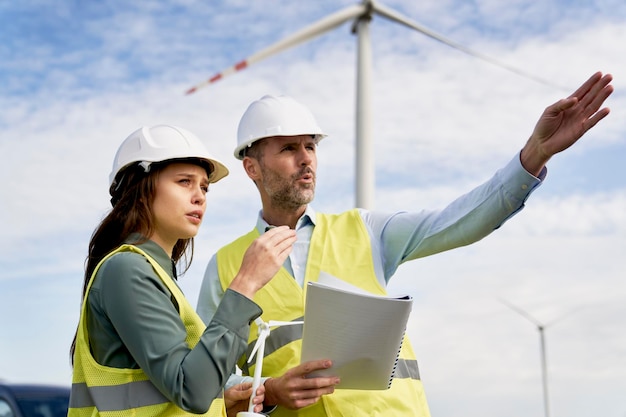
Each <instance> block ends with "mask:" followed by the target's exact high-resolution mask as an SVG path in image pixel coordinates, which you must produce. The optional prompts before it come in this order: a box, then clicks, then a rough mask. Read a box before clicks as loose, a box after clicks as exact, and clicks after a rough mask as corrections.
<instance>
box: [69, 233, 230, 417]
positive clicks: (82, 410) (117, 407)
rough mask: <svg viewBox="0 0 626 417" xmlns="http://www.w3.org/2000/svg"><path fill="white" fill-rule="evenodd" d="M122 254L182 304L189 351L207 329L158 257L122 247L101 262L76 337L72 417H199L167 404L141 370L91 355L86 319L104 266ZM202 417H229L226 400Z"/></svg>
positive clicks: (94, 274) (214, 404) (92, 277)
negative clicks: (146, 268)
mask: <svg viewBox="0 0 626 417" xmlns="http://www.w3.org/2000/svg"><path fill="white" fill-rule="evenodd" d="M122 251H131V252H135V253H139V254H141V255H143V256H144V257H145V258H146V259H147V260H148V261H149V262H150V264H151V265H152V267H153V269H154V271H155V273H156V274H157V275H158V276H159V278H160V279H161V281H163V283H164V284H165V286H166V287H167V288H168V290H169V291H170V293H171V294H172V297H173V298H174V299H175V300H176V302H177V303H178V307H179V310H178V311H179V314H180V317H181V320H182V322H183V324H184V325H185V329H186V331H187V337H186V342H187V344H188V345H189V347H191V348H193V347H194V346H195V345H196V344H197V343H198V341H199V340H200V336H201V335H202V333H203V332H204V330H205V328H206V326H205V325H204V323H203V322H202V319H200V317H199V316H198V315H197V313H196V312H195V310H194V309H193V307H191V305H190V304H189V301H188V300H187V299H186V298H185V296H184V295H183V293H182V291H181V290H180V288H178V286H177V285H176V284H175V283H174V281H173V280H172V278H170V276H169V275H168V274H167V272H165V271H164V270H163V268H161V266H160V265H159V264H158V263H157V262H156V261H155V260H154V259H152V257H150V256H149V255H148V254H147V253H145V252H144V251H143V250H141V249H140V248H138V247H136V246H132V245H122V246H120V247H119V248H118V249H116V250H115V251H113V252H111V253H110V254H108V255H107V256H106V257H105V258H104V259H103V260H102V261H100V263H98V265H97V266H96V269H95V270H94V272H93V274H92V276H91V279H90V281H89V283H88V286H87V289H86V292H85V299H84V300H83V305H82V309H81V315H80V321H79V326H78V333H77V337H76V350H75V352H74V372H73V376H72V390H71V393H70V403H69V411H68V416H70V417H74V416H77V417H82V416H111V417H118V416H119V417H121V416H126V415H133V416H137V417H153V416H163V417H170V416H192V415H193V416H196V415H197V414H193V413H191V412H186V411H184V410H182V409H180V408H179V407H177V406H176V405H175V404H174V403H172V402H171V401H170V400H169V399H167V397H165V396H164V395H163V394H162V393H161V392H160V391H159V390H158V389H157V388H156V387H155V386H154V385H153V384H152V382H150V381H149V379H148V377H147V375H146V374H145V373H144V372H143V371H142V370H141V369H120V368H112V367H108V366H104V365H101V364H98V363H97V362H96V361H95V359H94V358H93V356H92V355H91V352H90V349H89V341H88V335H87V324H86V318H85V317H86V308H87V296H88V295H89V290H90V289H91V285H92V283H93V280H94V278H95V276H96V273H97V272H98V270H99V268H100V266H101V265H102V264H103V263H104V262H105V261H106V260H107V259H109V258H110V257H111V256H113V255H114V254H116V253H118V252H122ZM222 394H223V391H222ZM202 415H204V416H214V417H226V409H225V407H224V400H223V395H220V396H219V397H218V398H216V399H214V400H213V402H212V404H211V407H210V408H209V410H208V411H207V412H206V413H204V414H202Z"/></svg>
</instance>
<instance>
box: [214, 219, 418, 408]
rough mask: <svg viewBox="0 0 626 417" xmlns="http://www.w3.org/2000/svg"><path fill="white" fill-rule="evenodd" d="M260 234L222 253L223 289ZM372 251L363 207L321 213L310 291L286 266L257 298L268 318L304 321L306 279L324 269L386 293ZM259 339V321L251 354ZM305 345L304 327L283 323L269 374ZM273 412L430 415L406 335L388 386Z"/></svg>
mask: <svg viewBox="0 0 626 417" xmlns="http://www.w3.org/2000/svg"><path fill="white" fill-rule="evenodd" d="M258 236H259V233H258V231H257V230H256V229H254V230H253V231H252V232H250V233H248V234H247V235H245V236H242V237H241V238H239V239H237V240H235V241H234V242H232V243H231V244H229V245H228V246H226V247H224V248H222V249H221V250H219V251H218V253H217V267H218V273H219V276H220V281H221V285H222V288H224V289H226V288H227V287H228V286H229V285H230V282H231V281H232V279H233V278H234V276H235V275H236V273H237V271H238V270H239V267H240V265H241V262H242V259H243V254H244V253H245V251H246V249H247V248H248V246H249V245H250V243H252V241H253V240H254V239H255V238H256V237H258ZM371 250H372V249H371V243H370V239H369V235H368V233H367V229H366V227H365V224H364V223H363V220H362V219H361V216H360V215H359V213H358V211H357V210H350V211H348V212H345V213H342V214H338V215H327V214H320V213H318V214H317V215H316V225H315V229H314V231H313V235H312V236H311V244H310V248H309V256H308V259H307V266H306V272H305V283H304V289H303V288H301V287H300V285H298V283H297V282H296V280H295V279H294V278H293V277H292V276H291V275H290V274H289V273H288V272H287V271H286V270H285V269H284V268H281V269H280V271H279V272H278V273H277V274H276V275H275V276H274V278H273V279H272V280H271V281H270V282H269V283H268V284H267V285H265V287H263V288H262V289H261V290H259V291H258V292H257V293H256V296H255V297H254V301H255V302H256V303H257V304H258V305H259V306H260V307H261V308H262V309H263V315H262V319H263V320H264V321H266V322H267V321H269V320H281V321H294V320H302V318H303V316H304V303H305V300H306V293H305V292H306V287H307V285H306V283H307V282H309V281H317V278H318V276H319V274H320V271H324V272H327V273H329V274H331V275H333V276H335V277H339V278H341V279H343V280H345V281H347V282H349V283H350V284H352V285H355V286H357V287H360V288H362V289H364V290H366V291H369V292H371V293H374V294H380V295H386V294H387V292H386V290H385V288H383V287H382V286H381V285H380V284H379V282H378V280H377V279H376V274H375V272H374V262H373V259H372V252H371ZM256 337H257V331H256V325H255V324H252V328H251V330H250V338H249V344H248V354H249V353H250V351H251V348H252V346H254V343H255V341H256ZM301 347H302V326H283V327H278V328H276V329H274V330H272V333H271V335H270V337H269V338H268V339H266V346H265V357H264V360H263V375H264V376H270V377H271V376H280V375H282V374H284V373H285V372H286V371H287V370H288V369H291V368H293V367H295V366H297V365H299V364H300V353H301ZM245 359H246V358H242V360H241V361H240V364H239V365H240V367H242V369H244V371H245V372H246V373H247V374H249V375H252V374H253V372H254V369H253V368H254V366H250V367H248V366H247V364H246V363H245ZM329 359H332V358H329ZM272 416H273V417H276V416H278V417H282V416H311V417H319V416H329V417H337V416H345V417H361V416H368V417H371V416H385V417H387V416H403V417H406V416H412V417H429V416H430V412H429V410H428V404H427V402H426V395H425V394H424V389H423V387H422V382H421V380H420V377H419V370H418V367H417V361H416V359H415V355H414V353H413V349H412V348H411V345H410V342H409V340H408V339H406V338H405V340H404V342H403V344H402V349H401V351H400V357H399V362H398V368H397V369H396V373H395V376H394V379H393V381H392V383H391V387H390V388H389V389H388V390H367V391H365V390H348V389H337V390H335V392H334V393H333V394H330V395H325V396H323V397H322V398H321V400H320V401H318V402H317V403H316V404H314V405H311V406H309V407H305V408H303V409H300V410H295V411H294V410H288V409H286V408H284V407H277V409H276V410H275V411H274V412H272Z"/></svg>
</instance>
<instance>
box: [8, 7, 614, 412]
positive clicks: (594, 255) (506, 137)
mask: <svg viewBox="0 0 626 417" xmlns="http://www.w3.org/2000/svg"><path fill="white" fill-rule="evenodd" d="M352 4H354V2H353V1H348V0H342V1H340V2H334V1H333V2H331V1H321V2H312V3H306V4H305V3H302V4H300V3H297V4H296V3H289V4H287V3H285V2H283V1H278V0H272V1H268V2H252V3H250V2H219V4H218V3H211V4H205V3H203V2H187V1H178V2H166V3H159V5H144V4H137V5H123V4H121V3H119V4H118V3H114V4H107V5H106V6H104V5H102V6H101V7H96V6H93V5H92V6H86V5H84V6H81V7H83V9H81V10H78V9H73V8H72V7H69V6H68V7H67V8H65V9H62V10H60V11H59V8H58V5H56V3H55V4H52V3H49V2H45V1H44V2H40V3H39V4H38V10H39V9H40V10H44V11H46V12H50V10H56V11H57V12H55V13H58V14H53V13H52V12H50V14H49V15H45V14H38V13H36V12H35V11H34V9H31V8H29V7H27V6H23V5H22V6H13V7H20V9H18V12H19V13H16V9H15V8H13V7H10V6H8V5H3V6H0V7H3V8H4V10H3V13H0V16H1V15H4V16H13V17H14V19H13V20H12V22H7V21H6V20H2V18H1V17H0V27H2V28H4V29H0V34H2V33H5V34H8V35H10V36H9V39H11V40H10V41H8V42H7V43H6V45H7V46H5V47H4V48H0V61H1V62H3V63H5V64H3V65H2V66H1V67H0V76H2V77H3V79H6V80H7V83H6V84H3V85H2V87H0V91H1V92H2V94H0V109H1V111H0V127H2V137H1V138H0V157H2V164H0V173H2V174H3V175H2V176H3V178H4V179H5V181H4V184H3V186H2V187H0V201H2V204H0V224H1V225H2V236H1V237H0V249H1V250H2V253H3V256H2V257H0V270H2V271H3V272H2V274H1V275H0V328H2V329H3V337H2V338H0V350H1V351H2V352H3V353H5V356H4V357H5V358H6V357H10V358H11V360H10V361H7V360H6V359H0V377H2V378H5V379H10V380H25V381H32V380H37V381H49V382H57V383H64V384H67V383H69V380H70V373H71V372H70V369H69V365H68V362H67V348H68V346H69V343H70V341H71V337H72V335H73V332H74V329H75V325H76V321H77V318H78V300H79V297H80V287H81V283H82V267H83V261H84V257H85V254H86V248H87V243H88V240H89V236H90V234H91V232H92V230H93V228H94V227H95V226H96V224H97V222H98V221H99V220H100V218H101V217H102V215H103V214H104V213H105V212H106V210H108V194H107V180H108V174H109V170H110V167H111V161H112V158H113V155H114V153H115V151H116V149H117V146H118V145H119V143H120V142H121V141H122V140H123V139H124V138H125V137H126V136H127V135H128V134H130V133H131V132H132V131H133V130H135V129H137V128H138V127H139V126H141V125H144V124H154V123H161V122H166V123H173V124H179V125H181V126H184V127H187V128H188V129H190V130H192V131H194V132H195V133H197V134H198V136H200V137H201V138H203V139H205V140H206V141H207V143H208V144H209V147H210V149H211V150H212V151H213V152H214V154H215V155H216V156H218V157H219V158H220V159H222V160H223V161H224V162H225V163H226V164H227V166H228V167H229V168H230V169H231V175H230V176H229V177H228V178H227V179H226V180H224V182H220V183H218V184H215V186H214V187H212V190H211V191H210V193H209V207H208V211H209V213H210V215H209V216H208V217H207V218H206V220H205V225H204V226H203V229H202V231H201V233H200V234H199V236H198V238H197V248H198V249H197V251H196V254H195V258H194V262H195V263H194V264H193V265H192V267H191V269H190V271H189V272H188V273H187V274H186V275H185V276H184V277H183V278H182V279H181V285H182V286H183V288H184V290H185V292H186V293H187V295H188V296H189V298H190V300H191V301H192V304H194V305H195V301H196V298H197V292H198V289H199V285H200V281H201V279H202V275H203V272H204V268H205V265H206V262H208V259H209V257H210V256H211V254H212V253H213V252H214V251H215V250H217V249H218V248H219V246H221V245H222V244H224V243H226V242H228V241H230V240H231V239H233V238H235V237H236V236H238V235H239V234H241V233H244V232H246V231H247V230H249V229H250V228H251V227H252V226H253V224H254V216H255V215H256V212H257V210H258V208H259V203H258V196H257V195H256V191H255V189H254V186H253V184H252V183H251V182H250V180H249V179H248V178H246V177H245V176H244V175H243V173H242V170H241V167H240V163H239V162H238V161H236V160H235V159H234V158H233V157H232V151H233V147H234V144H235V133H236V126H237V122H238V119H239V117H240V115H241V114H242V113H243V111H244V110H245V108H246V107H247V105H248V104H249V103H250V102H251V101H252V100H255V99H257V98H259V97H261V96H262V95H263V94H266V93H276V94H277V93H288V94H291V95H293V96H295V97H297V98H298V99H300V101H303V102H304V103H306V104H307V105H308V106H309V107H310V108H311V109H312V110H313V112H314V113H315V114H316V116H317V118H318V121H319V123H320V125H321V126H322V127H323V128H324V129H325V130H326V131H327V132H328V133H329V134H330V136H329V137H328V138H327V139H325V140H324V141H323V142H322V143H321V145H320V147H319V151H318V155H319V158H320V169H319V178H318V191H317V197H316V203H315V207H316V208H317V209H318V210H323V211H331V212H336V211H340V210H344V209H347V208H349V207H351V206H352V205H353V204H354V191H353V190H354V149H353V147H354V135H355V134H354V111H355V110H354V107H355V106H354V89H355V59H356V56H355V53H356V38H355V37H354V36H353V35H351V34H350V30H349V29H350V27H349V24H346V25H343V26H341V27H339V28H337V29H336V30H335V31H332V32H329V33H327V34H326V35H323V36H322V37H320V38H318V39H317V40H315V41H313V42H311V43H308V44H304V45H301V46H298V47H296V48H294V49H292V50H289V51H286V52H285V53H284V54H281V55H280V56H276V57H272V58H270V59H267V60H265V61H263V62H261V63H258V64H257V65H255V66H253V67H251V68H248V69H246V70H245V71H243V72H241V73H239V74H236V75H233V76H231V77H228V78H225V79H224V80H221V81H220V82H219V83H216V84H214V85H212V86H211V87H208V88H206V89H203V90H200V91H199V92H197V93H196V94H194V95H190V96H185V95H183V93H184V91H186V89H187V88H189V87H191V86H192V85H193V84H195V83H196V82H200V81H202V80H203V79H206V78H208V77H209V76H211V75H213V74H214V73H216V72H218V71H220V70H221V69H223V68H225V67H227V66H229V65H231V64H234V63H235V62H237V61H238V60H240V59H242V58H244V57H245V56H246V55H248V54H250V53H253V52H255V51H257V50H259V49H260V48H263V47H266V46H269V45H270V44H272V43H273V42H276V41H278V40H279V39H281V38H282V37H284V36H286V35H288V34H291V33H293V32H294V31H295V30H297V29H299V28H300V27H301V25H306V24H310V23H312V22H314V21H316V20H317V19H320V18H322V17H324V16H325V15H327V14H328V13H332V12H334V11H337V10H339V9H340V8H342V7H345V6H348V5H352ZM385 4H387V5H388V6H389V7H392V8H394V9H396V10H398V11H400V12H402V13H405V14H406V15H408V16H412V20H415V21H417V22H420V23H423V24H424V25H425V26H427V27H430V28H432V29H434V30H437V31H440V32H442V33H444V34H446V36H448V37H451V38H453V39H455V40H457V41H458V42H460V43H463V44H464V45H466V46H468V47H472V48H474V49H476V50H479V51H481V52H484V53H486V54H489V55H490V56H493V57H495V58H497V59H499V60H501V61H504V62H507V63H509V64H510V65H514V66H517V67H522V68H523V69H524V70H526V71H529V72H532V73H535V74H537V75H539V76H541V77H543V78H547V79H549V80H551V81H553V82H554V83H558V84H559V85H561V84H563V85H566V86H570V88H572V89H573V88H574V87H575V86H577V85H579V84H580V83H581V82H582V81H584V80H585V79H586V77H588V76H589V75H590V74H591V73H593V72H594V71H596V70H602V71H606V72H611V73H613V74H614V76H615V81H614V83H613V84H614V86H615V88H616V92H615V93H614V95H613V96H612V97H611V98H610V99H609V101H608V104H609V105H610V107H611V109H612V114H611V115H609V117H607V119H606V120H603V121H602V122H601V124H600V125H599V126H598V127H596V128H595V129H594V130H592V131H591V132H589V133H588V134H587V135H586V136H585V137H584V138H583V140H582V141H581V142H580V143H579V144H577V145H576V146H575V147H573V148H572V149H570V150H568V151H567V154H563V155H558V156H556V157H555V158H554V160H553V161H551V162H550V164H549V175H548V178H547V180H546V183H545V184H544V185H542V187H540V189H538V190H537V191H536V192H535V193H534V194H533V195H532V196H531V199H530V200H529V202H528V206H527V207H526V209H525V210H524V211H523V212H522V213H521V214H520V215H519V216H517V217H515V218H513V219H511V220H510V221H509V222H508V223H507V224H505V225H504V226H503V227H502V229H500V230H498V231H496V232H495V233H494V234H493V235H492V236H489V237H487V238H486V239H484V240H483V241H481V242H478V243H477V244H475V245H472V246H469V247H465V248H460V249H457V250H454V251H450V252H446V253H443V254H439V255H437V256H432V257H428V258H426V259H422V260H418V261H415V262H411V263H409V264H407V265H403V266H401V267H400V269H399V271H398V273H397V275H396V276H395V277H394V278H393V279H392V283H391V287H390V288H391V291H399V292H410V293H411V294H412V295H413V296H414V297H415V308H414V312H413V315H412V319H411V329H410V334H411V338H412V341H413V342H414V345H415V347H416V350H417V352H418V357H419V359H420V364H421V369H422V374H423V377H424V381H425V383H426V392H427V394H428V397H429V402H430V404H431V408H432V411H433V415H442V416H446V415H450V416H452V415H458V414H461V413H463V414H468V415H481V416H482V415H494V416H496V415H497V416H500V415H517V414H522V413H526V414H531V413H535V414H536V413H540V412H541V411H542V403H541V387H540V381H541V380H540V374H539V346H538V335H537V331H536V329H534V328H533V325H532V324H531V323H529V322H527V321H525V319H524V318H523V317H521V316H519V315H517V314H516V313H515V312H513V311H511V310H510V309H508V308H507V307H506V306H505V305H503V304H502V303H500V302H499V301H498V297H502V298H505V299H507V300H509V301H510V302H511V303H514V304H516V305H519V306H520V307H522V308H525V309H527V310H528V311H529V312H530V313H531V314H532V315H534V316H536V317H538V319H539V320H545V321H550V320H553V319H554V318H557V317H559V316H560V315H562V314H568V313H569V312H571V311H575V312H574V313H573V314H572V315H571V317H567V318H565V319H563V320H562V321H560V322H557V323H555V324H554V326H553V327H548V328H547V331H546V335H547V343H548V353H549V366H550V372H551V374H550V375H551V380H550V381H551V382H550V383H551V385H550V389H551V391H550V393H551V400H552V406H553V407H552V410H553V411H554V413H555V414H563V415H565V414H567V415H570V416H574V417H575V416H582V415H589V414H592V413H594V414H601V415H607V416H610V415H621V414H623V412H624V410H625V409H626V408H625V407H624V405H623V402H620V400H621V398H622V396H623V395H622V393H623V392H624V391H625V388H626V387H625V386H624V383H623V380H624V377H625V376H626V375H624V370H625V369H626V366H625V365H626V364H625V363H624V357H626V356H625V355H624V354H625V353H626V340H625V339H624V336H623V335H624V334H626V332H625V331H624V330H626V329H625V328H624V324H623V320H621V319H620V317H623V316H624V313H625V311H624V307H623V305H624V300H625V299H626V289H625V287H624V285H623V283H622V281H623V279H622V278H623V271H624V270H625V267H626V265H625V264H624V262H625V261H624V260H623V253H624V249H626V247H625V245H626V219H625V214H624V213H626V210H625V209H626V190H625V188H626V187H625V185H626V184H625V183H624V181H623V178H624V167H623V163H622V162H623V159H624V156H625V155H626V151H625V149H626V146H625V143H624V137H625V133H626V132H625V131H624V124H623V120H624V118H625V117H626V114H625V110H623V109H624V108H626V103H625V96H624V94H623V92H622V90H623V89H624V87H625V86H626V81H625V80H626V73H625V72H624V69H625V68H626V62H625V59H626V58H624V54H623V53H622V52H623V44H624V40H625V38H626V33H625V30H624V22H625V21H626V10H625V9H626V6H625V5H624V4H623V2H621V1H617V0H613V1H603V2H594V3H593V4H591V3H590V4H587V3H585V2H575V4H562V3H553V4H547V3H546V4H544V3H538V2H529V1H523V0H518V1H515V2H508V3H506V6H505V5H504V3H499V2H487V1H481V2H478V3H475V4H474V3H467V2H457V1H452V0H449V1H438V2H406V1H400V0H394V1H391V0H390V1H388V2H385ZM554 5H558V6H559V7H554ZM90 7H94V8H90ZM154 7H156V9H155V8H154ZM5 12H6V13H5ZM26 12H28V13H30V15H29V16H30V20H27V19H25V18H24V16H26V14H25V13H26ZM16 16H22V18H21V19H18V18H17V17H16ZM77 16H78V18H77ZM63 21H67V22H69V23H68V24H69V26H68V27H70V28H71V32H69V33H68V32H54V31H52V32H37V31H36V30H39V29H37V28H46V27H51V28H55V30H58V31H62V29H63V28H62V26H59V24H58V23H59V22H63ZM27 23H28V26H25V25H27ZM38 23H41V24H38ZM20 25H22V26H20ZM20 28H28V29H29V31H31V32H23V33H19V30H20ZM2 30H4V31H5V32H1V31H2ZM371 35H372V47H373V57H374V68H373V75H374V77H373V78H374V79H373V86H372V89H373V99H374V113H373V117H372V123H373V129H374V136H373V137H374V150H375V162H376V180H377V188H376V191H375V206H376V207H377V208H380V209H385V210H396V209H419V208H436V207H441V206H442V205H444V204H445V203H447V202H449V201H450V200H451V199H452V198H454V197H456V196H458V195H459V194H460V193H462V192H465V191H467V190H468V189H470V188H471V187H473V186H475V185H477V184H479V183H480V182H481V181H483V180H485V179H487V178H488V177H489V176H490V175H491V173H492V172H494V171H495V170H496V169H497V168H499V167H500V166H502V165H504V164H505V163H506V162H508V161H509V160H510V158H512V157H514V155H515V153H516V152H517V151H518V150H519V149H520V147H521V146H522V145H523V143H524V142H525V140H526V138H527V137H528V136H529V134H530V132H531V131H532V128H533V126H534V123H535V122H536V120H537V118H538V117H539V115H540V114H541V112H542V111H543V109H544V108H545V107H546V106H547V105H548V104H551V103H552V102H554V101H556V100H557V99H559V98H561V96H562V95H563V93H562V92H561V91H559V90H556V89H551V88H548V87H545V86H542V85H540V84H538V83H535V82H533V81H529V80H525V79H523V78H521V77H519V76H517V75H514V74H512V73H510V72H507V71H505V70H502V69H499V68H497V67H495V66H493V65H491V64H488V63H483V62H479V61H476V60H475V59H473V58H471V57H468V56H466V55H464V54H463V53H461V52H458V51H454V50H451V49H449V48H448V47H446V46H444V45H441V44H439V43H437V42H435V41H433V40H431V39H428V38H426V37H424V36H422V35H420V34H418V33H415V32H411V31H410V30H409V29H406V28H404V27H400V26H398V25H396V24H394V23H391V22H389V21H386V20H384V19H380V18H377V17H375V18H374V20H373V22H372V27H371ZM64 39H65V40H68V39H69V40H71V42H70V43H67V42H61V41H59V40H64ZM35 41H37V42H35ZM64 45H65V46H64ZM27 51H28V52H27ZM27 57H29V58H32V59H28V60H27V59H26V58H27ZM592 164H593V165H592ZM18 317H19V318H20V320H18V319H17V318H18ZM591 407H593V408H591Z"/></svg>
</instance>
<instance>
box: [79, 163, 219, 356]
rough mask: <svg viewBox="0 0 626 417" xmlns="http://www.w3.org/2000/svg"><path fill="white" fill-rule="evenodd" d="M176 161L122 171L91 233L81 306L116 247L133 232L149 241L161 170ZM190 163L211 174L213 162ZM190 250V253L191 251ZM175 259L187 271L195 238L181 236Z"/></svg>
mask: <svg viewBox="0 0 626 417" xmlns="http://www.w3.org/2000/svg"><path fill="white" fill-rule="evenodd" d="M172 162H180V160H169V161H166V162H160V163H153V164H151V165H150V171H149V172H147V173H146V172H145V170H144V168H143V167H141V166H140V165H139V164H135V165H132V166H130V167H128V168H125V169H124V171H123V172H122V173H120V179H119V181H118V182H117V183H116V185H115V188H114V189H112V190H111V196H112V197H111V204H112V205H113V208H112V209H111V211H110V212H109V213H108V214H107V215H106V217H105V218H104V219H103V220H102V221H101V222H100V224H99V225H98V227H97V228H96V230H94V232H93V234H92V235H91V240H90V241H89V252H88V255H87V259H86V260H85V275H84V281H83V291H82V296H81V308H82V304H83V303H84V302H85V294H86V291H87V286H88V285H89V280H90V279H91V275H92V274H93V272H94V270H95V269H96V266H97V265H98V263H99V262H100V261H101V260H102V259H104V257H105V256H106V255H107V254H109V253H110V252H112V251H113V250H114V249H116V248H118V247H119V246H120V245H122V244H123V243H124V242H125V241H126V240H127V239H128V237H129V236H130V235H131V234H132V233H138V234H139V235H140V236H141V238H140V239H139V240H138V241H136V242H132V243H133V244H140V243H143V242H145V241H146V240H147V239H148V238H147V237H148V236H151V235H152V233H153V232H154V218H153V216H152V203H153V202H154V197H155V192H156V183H157V177H158V175H159V172H161V171H162V170H163V168H164V167H165V166H167V165H169V164H170V163H172ZM185 162H189V163H197V164H198V165H200V166H202V167H203V168H205V169H207V175H210V168H211V167H210V166H208V165H207V164H202V163H200V162H199V161H196V160H193V159H189V160H185ZM187 252H189V253H187ZM171 257H172V261H173V262H174V263H178V261H180V260H181V259H184V268H183V270H182V273H184V272H185V271H187V269H188V268H189V265H191V261H192V259H193V238H190V239H179V240H178V241H177V242H176V245H174V249H173V250H172V254H171ZM77 334H78V330H77V332H76V333H75V334H74V340H72V345H71V347H70V361H71V363H72V364H73V363H74V351H75V349H76V336H77Z"/></svg>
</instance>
